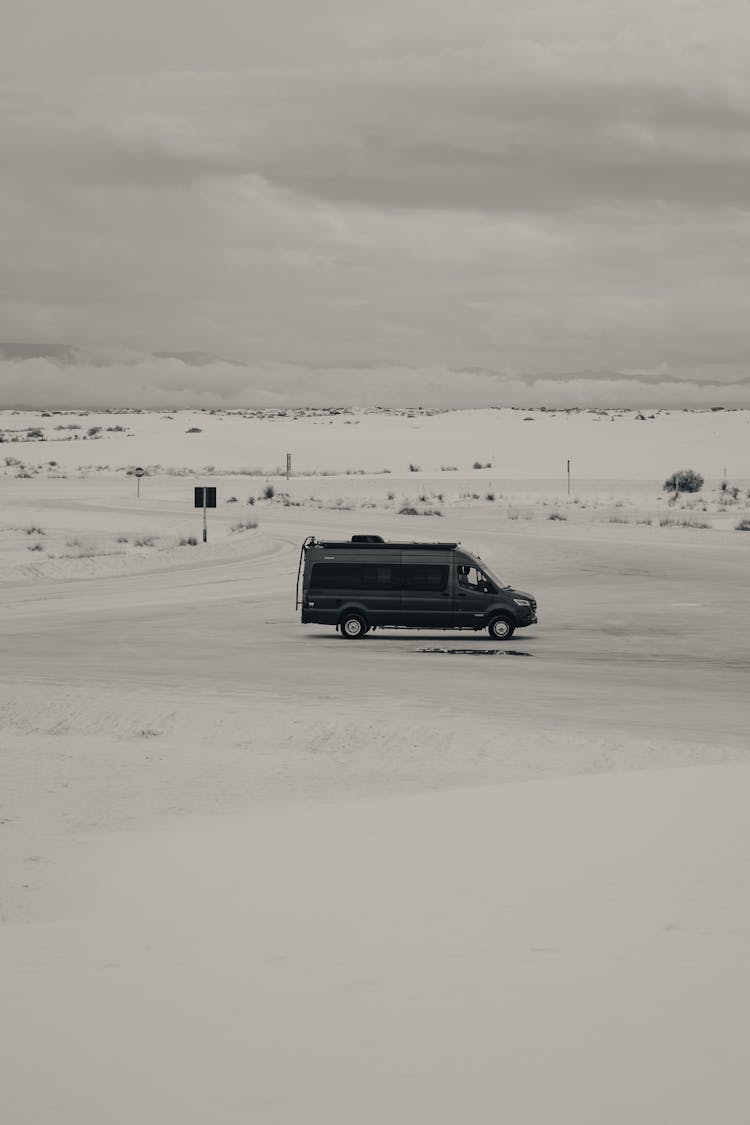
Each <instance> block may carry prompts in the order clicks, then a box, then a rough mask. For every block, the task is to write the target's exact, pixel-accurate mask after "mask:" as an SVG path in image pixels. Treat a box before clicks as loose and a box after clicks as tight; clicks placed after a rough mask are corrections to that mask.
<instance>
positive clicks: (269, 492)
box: [263, 484, 276, 500]
mask: <svg viewBox="0 0 750 1125" xmlns="http://www.w3.org/2000/svg"><path fill="white" fill-rule="evenodd" d="M275 495H276V489H275V488H274V487H273V485H272V484H267V485H266V487H265V488H264V489H263V499H264V500H273V498H274V496H275Z"/></svg>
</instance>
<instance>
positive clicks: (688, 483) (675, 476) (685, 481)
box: [663, 469, 703, 492]
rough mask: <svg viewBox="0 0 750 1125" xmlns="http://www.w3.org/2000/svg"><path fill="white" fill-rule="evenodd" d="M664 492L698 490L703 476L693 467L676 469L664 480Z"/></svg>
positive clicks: (700, 487)
mask: <svg viewBox="0 0 750 1125" xmlns="http://www.w3.org/2000/svg"><path fill="white" fill-rule="evenodd" d="M663 487H664V490H665V492H700V490H701V489H702V488H703V477H702V476H701V474H700V473H697V472H696V471H695V469H677V471H676V472H674V473H672V475H671V477H667V479H666V480H665V481H664V486H663Z"/></svg>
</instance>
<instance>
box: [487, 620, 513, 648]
mask: <svg viewBox="0 0 750 1125" xmlns="http://www.w3.org/2000/svg"><path fill="white" fill-rule="evenodd" d="M515 628H516V627H515V625H514V624H513V622H512V621H511V619H510V618H509V617H504V616H503V615H502V614H498V615H497V617H493V618H492V620H491V621H490V623H489V625H488V626H487V632H488V633H489V635H490V636H491V637H492V639H493V641H509V640H510V638H511V637H512V636H513V633H514V631H515Z"/></svg>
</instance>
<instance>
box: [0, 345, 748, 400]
mask: <svg viewBox="0 0 750 1125" xmlns="http://www.w3.org/2000/svg"><path fill="white" fill-rule="evenodd" d="M341 404H346V405H355V406H387V405H392V406H418V405H423V406H435V407H476V406H518V407H531V406H546V407H563V408H564V407H575V406H588V407H602V408H604V407H633V408H638V409H647V408H648V409H652V408H658V407H671V408H676V407H707V406H726V407H750V380H748V381H746V382H744V383H737V384H718V383H699V382H686V381H683V380H674V379H669V378H666V377H663V376H662V377H661V378H660V377H659V376H658V375H656V374H654V375H652V376H650V377H649V378H648V379H647V380H643V379H642V378H637V377H627V376H623V375H618V374H614V373H613V374H606V373H605V374H597V373H589V374H587V375H584V376H568V377H556V378H554V377H544V376H541V377H528V378H521V377H519V376H517V375H513V374H510V373H508V374H497V373H494V372H487V371H461V370H450V369H447V368H445V367H439V366H435V365H433V366H425V367H420V368H407V367H403V366H395V365H394V366H391V367H348V366H342V367H339V368H337V369H333V370H332V369H324V368H313V367H303V366H298V365H292V364H262V365H257V366H252V367H244V366H241V365H238V364H237V363H233V362H228V361H226V360H219V359H216V358H214V359H212V358H211V357H210V356H206V355H202V356H199V357H194V358H193V359H192V360H191V362H186V361H185V359H181V358H178V357H176V356H175V357H164V356H161V357H159V356H145V355H140V356H136V355H132V354H131V355H130V356H128V357H121V358H119V359H115V358H113V357H110V356H96V355H89V356H85V355H79V356H78V357H77V358H76V360H75V361H74V362H60V361H59V360H56V359H54V358H49V357H44V356H37V357H33V358H25V359H17V358H16V359H1V360H0V408H2V407H5V408H9V407H19V408H20V407H39V408H44V407H47V408H51V407H52V408H54V407H58V408H64V407H81V408H95V407H135V408H139V407H140V408H144V409H149V408H153V409H156V408H171V409H177V408H180V407H196V408H198V407H232V406H238V407H273V406H329V405H341Z"/></svg>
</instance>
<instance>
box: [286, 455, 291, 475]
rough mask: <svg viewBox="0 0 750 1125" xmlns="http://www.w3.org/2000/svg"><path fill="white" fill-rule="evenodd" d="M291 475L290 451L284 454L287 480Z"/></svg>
mask: <svg viewBox="0 0 750 1125" xmlns="http://www.w3.org/2000/svg"><path fill="white" fill-rule="evenodd" d="M291 475H292V455H291V453H287V455H286V479H287V480H289V477H290V476H291Z"/></svg>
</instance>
